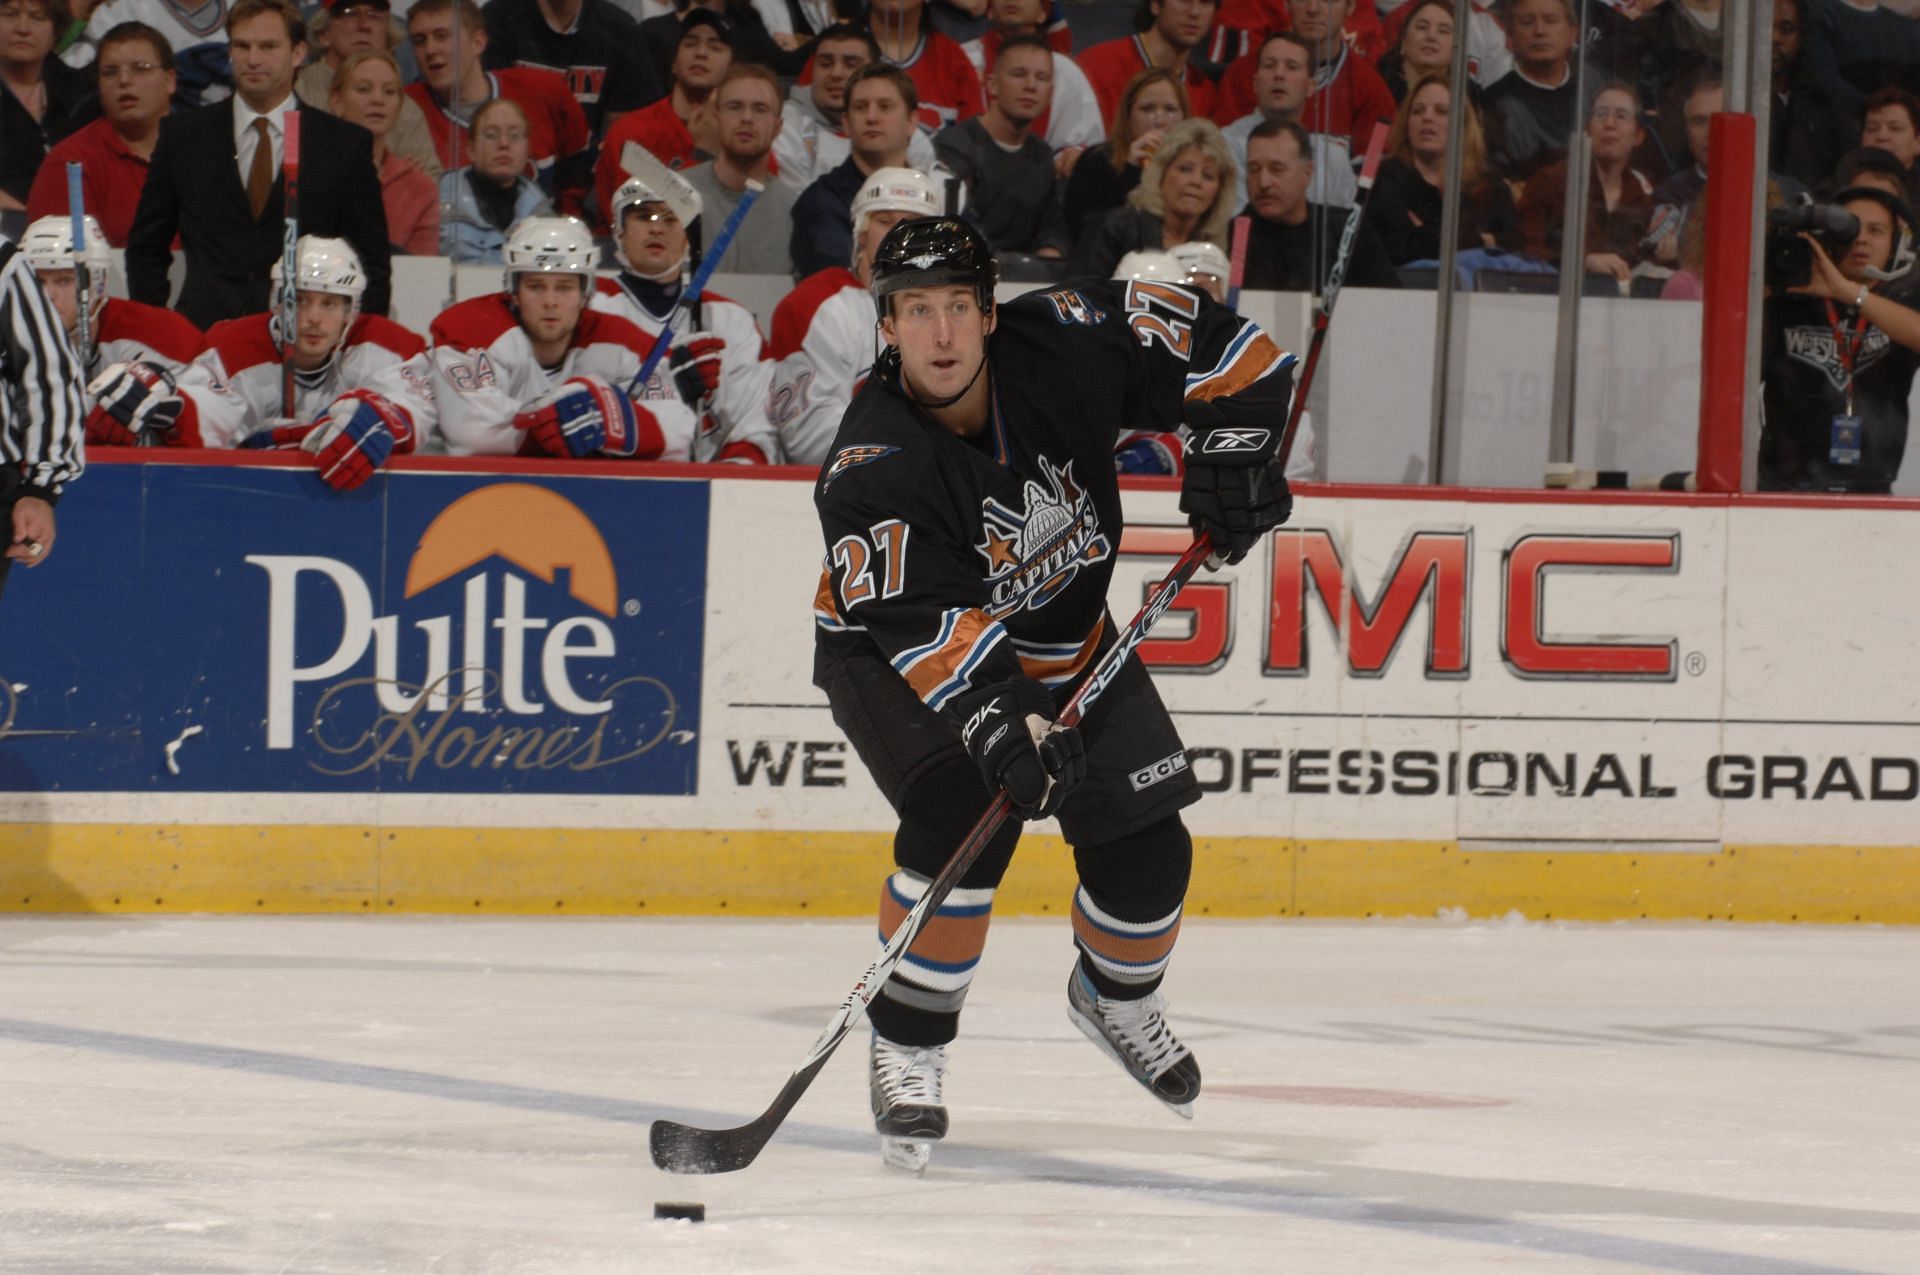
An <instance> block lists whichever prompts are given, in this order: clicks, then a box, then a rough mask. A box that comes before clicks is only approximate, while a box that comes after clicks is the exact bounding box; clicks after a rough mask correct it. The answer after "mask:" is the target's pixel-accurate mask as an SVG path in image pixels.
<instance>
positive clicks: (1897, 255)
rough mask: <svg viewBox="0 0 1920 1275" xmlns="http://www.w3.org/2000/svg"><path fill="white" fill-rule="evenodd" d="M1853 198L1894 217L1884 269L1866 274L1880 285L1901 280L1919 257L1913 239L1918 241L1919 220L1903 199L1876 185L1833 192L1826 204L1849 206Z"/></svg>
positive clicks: (1919, 234)
mask: <svg viewBox="0 0 1920 1275" xmlns="http://www.w3.org/2000/svg"><path fill="white" fill-rule="evenodd" d="M1856 199H1869V200H1872V201H1873V202H1874V203H1876V204H1879V205H1880V206H1881V207H1882V208H1885V209H1886V210H1887V215H1888V216H1890V217H1892V218H1893V251H1892V253H1891V254H1889V255H1888V257H1887V265H1886V269H1884V270H1874V269H1868V270H1867V274H1868V275H1870V276H1871V277H1873V278H1875V279H1878V280H1880V281H1881V282H1882V283H1884V282H1886V281H1888V280H1890V279H1898V278H1900V277H1901V276H1902V275H1904V274H1906V273H1907V272H1908V271H1909V270H1911V269H1913V263H1914V259H1915V257H1916V256H1920V246H1917V245H1916V242H1915V241H1916V238H1920V219H1916V218H1915V216H1914V212H1913V207H1912V205H1910V204H1908V203H1907V201H1906V200H1904V199H1902V198H1900V197H1899V196H1898V195H1896V194H1894V193H1893V192H1892V191H1889V190H1883V189H1882V188H1880V187H1879V186H1849V187H1847V188H1846V189H1845V190H1839V191H1835V192H1834V195H1833V198H1832V199H1831V200H1829V201H1828V202H1829V203H1832V204H1850V203H1852V202H1853V201H1854V200H1856Z"/></svg>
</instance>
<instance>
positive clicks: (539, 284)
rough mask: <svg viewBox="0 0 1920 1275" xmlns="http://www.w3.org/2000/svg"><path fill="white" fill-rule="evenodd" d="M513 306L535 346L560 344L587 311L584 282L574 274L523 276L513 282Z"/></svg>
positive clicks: (577, 325) (571, 333) (567, 337)
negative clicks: (583, 312) (584, 311)
mask: <svg viewBox="0 0 1920 1275" xmlns="http://www.w3.org/2000/svg"><path fill="white" fill-rule="evenodd" d="M513 303H514V305H515V306H516V307H517V308H518V309H519V311H520V326H522V327H524V328H525V329H526V330H527V335H528V336H530V337H532V338H533V341H534V343H535V344H536V345H547V344H555V343H562V342H565V341H567V340H569V339H571V338H572V336H573V330H574V329H575V328H577V327H579V326H580V313H581V311H583V310H585V309H586V308H587V292H586V281H585V280H583V279H582V278H581V277H580V276H579V275H577V274H523V275H521V276H520V277H519V279H517V280H516V281H515V282H514V285H513Z"/></svg>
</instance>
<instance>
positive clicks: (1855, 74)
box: [1802, 0, 1920, 119]
mask: <svg viewBox="0 0 1920 1275" xmlns="http://www.w3.org/2000/svg"><path fill="white" fill-rule="evenodd" d="M1802 19H1803V21H1804V24H1805V25H1804V26H1803V28H1802V33H1803V36H1804V38H1805V40H1806V52H1805V55H1804V56H1805V57H1806V61H1807V70H1808V72H1809V73H1810V74H1811V75H1812V76H1813V78H1814V80H1815V82H1817V83H1818V84H1819V85H1820V87H1821V88H1823V89H1825V90H1826V91H1827V95H1828V96H1829V97H1831V98H1832V99H1833V100H1834V101H1835V102H1836V103H1838V104H1839V106H1840V108H1841V109H1842V110H1844V111H1846V112H1847V113H1848V114H1850V115H1852V116H1853V117H1854V118H1856V119H1857V118H1859V117H1860V116H1861V115H1863V114H1864V113H1865V112H1866V107H1867V98H1868V97H1869V96H1870V95H1872V94H1873V93H1876V92H1878V91H1879V90H1881V89H1883V88H1887V87H1889V86H1894V85H1903V86H1911V85H1912V84H1913V83H1914V82H1915V80H1916V79H1917V78H1920V21H1915V20H1914V19H1913V18H1910V17H1906V16H1904V15H1902V14H1898V13H1895V12H1894V11H1893V10H1892V9H1891V8H1889V7H1888V6H1886V5H1884V4H1879V3H1876V2H1875V0H1812V2H1810V3H1809V4H1808V5H1807V7H1806V9H1805V11H1804V12H1803V14H1802Z"/></svg>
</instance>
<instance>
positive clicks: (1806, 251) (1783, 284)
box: [1766, 204, 1860, 290]
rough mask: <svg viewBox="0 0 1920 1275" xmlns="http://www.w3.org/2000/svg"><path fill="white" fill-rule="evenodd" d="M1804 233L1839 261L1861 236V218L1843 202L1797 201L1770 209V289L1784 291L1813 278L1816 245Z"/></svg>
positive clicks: (1768, 264) (1768, 253) (1768, 230)
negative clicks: (1804, 237) (1844, 206)
mask: <svg viewBox="0 0 1920 1275" xmlns="http://www.w3.org/2000/svg"><path fill="white" fill-rule="evenodd" d="M1802 235H1812V236H1813V237H1814V238H1815V239H1817V240H1819V241H1820V246H1821V247H1822V248H1825V249H1826V250H1827V255H1828V256H1829V257H1832V258H1834V259H1835V260H1836V261H1837V260H1839V259H1840V258H1841V257H1843V256H1845V255H1846V253H1847V249H1849V248H1850V247H1852V246H1853V241H1854V240H1855V239H1857V238H1859V236H1860V219H1859V218H1858V217H1856V216H1854V215H1853V214H1852V213H1850V212H1848V211H1847V210H1846V209H1845V208H1843V207H1841V206H1840V205H1839V204H1793V205H1789V206H1787V207H1784V208H1769V209H1767V269H1766V281H1767V286H1768V287H1769V288H1773V289H1777V290H1784V289H1786V288H1798V287H1802V286H1804V285H1806V284H1808V283H1811V282H1812V281H1813V246H1812V245H1811V244H1809V243H1808V242H1807V241H1806V240H1805V239H1803V238H1801V236H1802Z"/></svg>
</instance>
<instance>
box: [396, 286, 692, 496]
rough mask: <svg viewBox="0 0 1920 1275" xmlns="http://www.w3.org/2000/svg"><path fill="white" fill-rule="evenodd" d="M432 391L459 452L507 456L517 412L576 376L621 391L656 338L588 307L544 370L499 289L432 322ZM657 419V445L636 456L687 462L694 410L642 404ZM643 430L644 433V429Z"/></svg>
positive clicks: (515, 443)
mask: <svg viewBox="0 0 1920 1275" xmlns="http://www.w3.org/2000/svg"><path fill="white" fill-rule="evenodd" d="M432 337H433V345H432V348H431V349H430V350H429V351H428V354H427V357H428V360H429V362H430V364H431V366H432V368H433V393H434V398H435V401H436V402H437V403H438V404H439V409H440V433H441V437H443V438H445V439H446V443H447V450H448V451H449V452H452V453H453V454H454V455H456V456H464V455H493V456H504V455H510V454H512V453H514V452H517V451H518V450H519V449H520V446H521V431H520V430H517V429H515V428H514V427H513V418H514V417H515V416H516V415H518V414H519V412H520V410H521V409H522V408H524V407H525V406H526V405H527V404H529V403H531V402H532V401H533V400H534V399H536V398H539V397H540V396H541V395H542V394H545V393H546V392H547V391H548V390H554V389H558V388H559V387H560V386H561V385H562V384H563V383H564V382H566V381H567V380H568V379H569V378H571V377H575V376H597V377H600V378H601V379H603V380H605V381H607V382H608V383H609V384H611V385H613V386H614V387H615V388H616V389H619V390H622V391H625V390H626V389H627V388H628V387H629V386H631V385H632V384H633V380H634V378H635V377H637V376H639V375H640V364H641V362H642V361H643V360H644V359H645V358H646V356H647V350H648V349H649V348H650V347H651V346H652V344H653V342H652V341H651V340H649V339H648V337H647V335H646V333H644V332H642V331H641V330H640V329H639V328H636V327H635V326H634V325H633V324H631V323H629V322H627V321H626V320H625V319H623V318H621V317H620V316H619V315H616V314H605V313H602V312H600V311H599V310H594V309H588V310H587V311H586V312H585V313H583V314H581V316H580V326H579V327H577V328H575V329H574V333H573V344H572V345H571V346H570V347H568V349H567V353H566V357H565V358H563V359H562V360H561V361H560V366H559V367H557V368H555V369H554V370H553V371H551V372H549V371H548V370H547V369H545V368H543V367H541V366H540V361H539V360H538V359H537V358H535V357H534V353H533V343H532V342H531V341H529V340H528V339H527V333H526V330H525V329H524V328H522V327H521V326H520V319H519V316H517V315H516V314H514V312H513V307H512V306H511V305H510V304H508V301H507V296H506V294H505V293H504V292H495V293H489V294H488V295H486V296H484V297H474V298H472V299H471V300H467V301H462V302H461V303H460V304H458V305H456V306H454V307H453V308H452V309H449V310H443V311H441V313H440V316H439V317H438V318H436V319H435V320H434V321H433V329H432ZM643 405H644V406H645V407H646V408H647V409H648V410H649V411H651V412H652V413H653V416H654V419H655V421H656V422H657V423H658V425H659V429H660V435H661V437H660V439H659V440H658V442H657V444H656V445H657V447H658V450H657V451H656V450H653V449H652V448H649V447H647V446H646V441H645V439H644V437H643V439H642V450H641V451H640V452H639V453H638V454H636V455H635V457H634V459H635V460H687V459H689V458H690V455H691V450H692V446H693V435H694V430H695V426H696V422H695V421H694V418H693V413H692V412H691V411H689V410H688V409H687V408H686V406H685V405H683V404H682V403H681V402H680V399H679V396H678V395H675V396H674V399H673V402H672V403H671V404H668V403H666V402H664V401H658V402H654V401H649V402H645V403H644V404H643ZM643 433H644V431H643Z"/></svg>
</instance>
